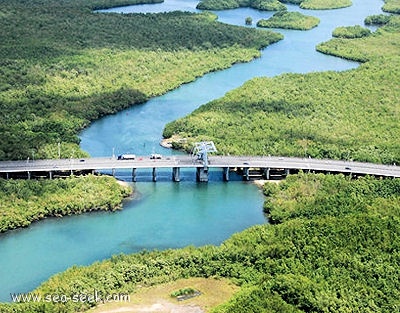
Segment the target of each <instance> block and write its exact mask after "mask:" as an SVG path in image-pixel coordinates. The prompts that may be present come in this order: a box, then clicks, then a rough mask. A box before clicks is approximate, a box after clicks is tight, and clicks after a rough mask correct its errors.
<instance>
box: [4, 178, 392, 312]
mask: <svg viewBox="0 0 400 313" xmlns="http://www.w3.org/2000/svg"><path fill="white" fill-rule="evenodd" d="M264 192H265V194H266V197H267V200H266V203H265V210H266V212H267V213H268V215H269V217H270V219H271V221H272V222H273V224H265V225H259V226H254V227H252V228H250V229H248V230H245V231H243V232H241V233H238V234H236V235H234V236H232V238H230V239H229V240H227V241H226V242H224V243H223V244H222V245H221V246H219V247H215V246H206V247H201V248H193V247H188V248H184V249H179V250H166V251H161V252H142V253H138V254H133V255H119V256H115V257H113V258H112V259H110V260H106V261H103V262H99V263H95V264H93V265H91V266H88V267H73V268H71V269H69V270H67V271H66V272H64V273H61V274H58V275H56V276H54V277H52V278H51V279H50V280H49V281H47V282H46V283H44V284H43V285H42V286H41V287H39V288H38V290H37V292H39V293H40V294H42V295H45V294H48V293H59V294H67V295H73V294H80V293H90V292H91V291H92V290H93V289H96V290H99V292H100V293H102V294H112V293H118V292H133V291H134V290H135V289H136V288H137V285H141V286H148V285H153V284H158V283H161V282H167V281H172V280H176V279H178V278H185V277H226V278H230V279H231V280H232V281H233V282H235V283H236V284H237V285H239V286H241V288H240V291H239V292H238V293H236V294H235V295H234V297H233V298H232V299H231V300H230V301H229V302H228V303H226V304H224V305H222V306H220V307H217V308H215V309H214V310H213V311H212V312H214V313H222V312H224V313H228V312H229V313H235V312H238V313H243V312H246V313H248V312H277V313H278V312H279V313H284V312H335V313H336V312H355V311H357V312H388V313H392V312H396V310H398V307H399V304H400V302H399V299H400V291H399V290H400V282H399V279H398V277H399V275H400V253H399V251H400V199H399V197H400V180H395V179H385V180H376V179H375V178H368V177H366V178H360V179H357V180H354V179H351V178H350V177H345V176H343V175H336V176H334V175H322V174H317V175H316V174H303V173H300V174H298V175H296V176H289V177H288V179H287V180H286V181H283V182H282V183H281V184H279V185H277V184H272V183H269V184H267V185H266V186H265V189H264ZM92 305H94V303H91V304H88V303H84V304H82V303H73V302H71V301H70V302H68V303H63V304H60V303H59V304H57V305H52V304H49V303H41V304H18V305H13V306H10V305H5V304H4V305H2V306H1V305H0V309H1V310H2V312H5V313H7V312H27V311H28V310H29V311H30V312H73V311H79V310H82V309H85V308H88V307H89V306H92ZM243 308H246V310H245V311H243Z"/></svg>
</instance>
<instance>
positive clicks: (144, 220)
mask: <svg viewBox="0 0 400 313" xmlns="http://www.w3.org/2000/svg"><path fill="white" fill-rule="evenodd" d="M136 187H137V188H138V189H139V190H140V194H139V195H138V196H137V197H138V198H137V199H135V200H131V201H126V202H125V205H124V210H123V211H120V212H115V213H109V212H99V213H90V214H84V215H81V216H71V217H65V218H62V219H58V218H53V219H49V220H46V221H42V222H39V223H36V224H34V225H32V226H31V227H29V228H28V229H23V230H18V231H12V232H10V233H8V234H5V235H1V236H0V242H1V243H0V255H1V256H2V258H1V260H0V264H1V266H0V277H1V285H0V295H1V300H2V301H10V295H9V294H10V292H12V293H19V292H26V291H29V290H31V289H32V288H35V287H36V286H38V285H39V284H40V283H41V282H42V281H44V280H46V279H47V278H48V277H49V276H50V275H52V274H54V273H57V272H60V271H63V270H65V269H67V268H68V267H70V266H72V265H74V264H79V265H85V264H90V263H92V262H94V261H96V260H102V259H105V258H108V257H110V256H112V255H113V254H118V253H122V252H123V253H132V252H137V251H141V250H143V249H146V250H153V249H166V248H178V247H184V246H187V245H196V246H201V245H204V244H206V243H214V244H218V243H220V242H222V241H223V240H225V239H226V238H228V237H229V236H230V235H231V234H232V233H235V232H237V231H240V230H243V229H245V228H248V227H249V226H251V225H254V224H259V223H263V222H264V217H263V214H262V212H261V207H262V202H263V200H262V195H261V192H260V191H259V190H258V189H257V188H256V187H255V186H254V185H251V184H248V183H242V182H238V183H228V184H227V183H220V182H210V183H208V184H197V183H195V182H194V181H192V182H186V183H177V184H174V183H170V182H158V183H156V184H153V183H138V184H137V186H136Z"/></svg>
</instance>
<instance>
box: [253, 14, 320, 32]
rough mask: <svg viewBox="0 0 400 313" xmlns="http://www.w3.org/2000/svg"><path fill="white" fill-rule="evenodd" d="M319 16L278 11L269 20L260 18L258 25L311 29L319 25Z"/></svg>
mask: <svg viewBox="0 0 400 313" xmlns="http://www.w3.org/2000/svg"><path fill="white" fill-rule="evenodd" d="M318 24H319V18H317V17H314V16H309V15H304V14H301V13H299V12H286V11H281V12H276V13H275V14H274V15H272V16H271V17H270V18H269V19H267V20H264V19H262V20H259V21H258V22H257V26H258V27H275V28H286V29H298V30H309V29H311V28H314V27H316V26H318Z"/></svg>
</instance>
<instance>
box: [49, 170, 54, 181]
mask: <svg viewBox="0 0 400 313" xmlns="http://www.w3.org/2000/svg"><path fill="white" fill-rule="evenodd" d="M49 179H50V180H51V179H53V171H50V172H49Z"/></svg>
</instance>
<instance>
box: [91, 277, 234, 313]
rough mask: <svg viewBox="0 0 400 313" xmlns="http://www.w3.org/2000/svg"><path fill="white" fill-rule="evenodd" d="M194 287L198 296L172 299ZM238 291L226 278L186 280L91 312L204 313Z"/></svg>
mask: <svg viewBox="0 0 400 313" xmlns="http://www.w3.org/2000/svg"><path fill="white" fill-rule="evenodd" d="M188 287H191V288H194V289H196V290H199V291H200V292H201V295H200V296H197V297H194V298H190V299H188V300H184V301H178V300H177V299H176V298H173V297H171V293H173V292H174V291H177V290H179V289H183V288H188ZM238 289H239V287H238V286H236V285H234V284H233V283H231V282H230V281H228V280H226V279H213V278H207V279H206V278H189V279H180V280H177V281H174V282H170V283H166V284H161V285H157V286H152V287H145V288H140V289H138V290H137V292H135V293H133V294H131V295H130V302H124V303H107V304H104V305H100V306H98V307H97V308H94V309H92V310H90V311H88V312H90V313H153V312H154V313H206V312H208V311H209V310H210V309H211V308H213V307H215V306H217V305H219V304H222V303H224V302H226V301H228V300H229V299H230V298H231V297H232V295H233V294H234V293H235V292H236V291H237V290H238Z"/></svg>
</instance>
